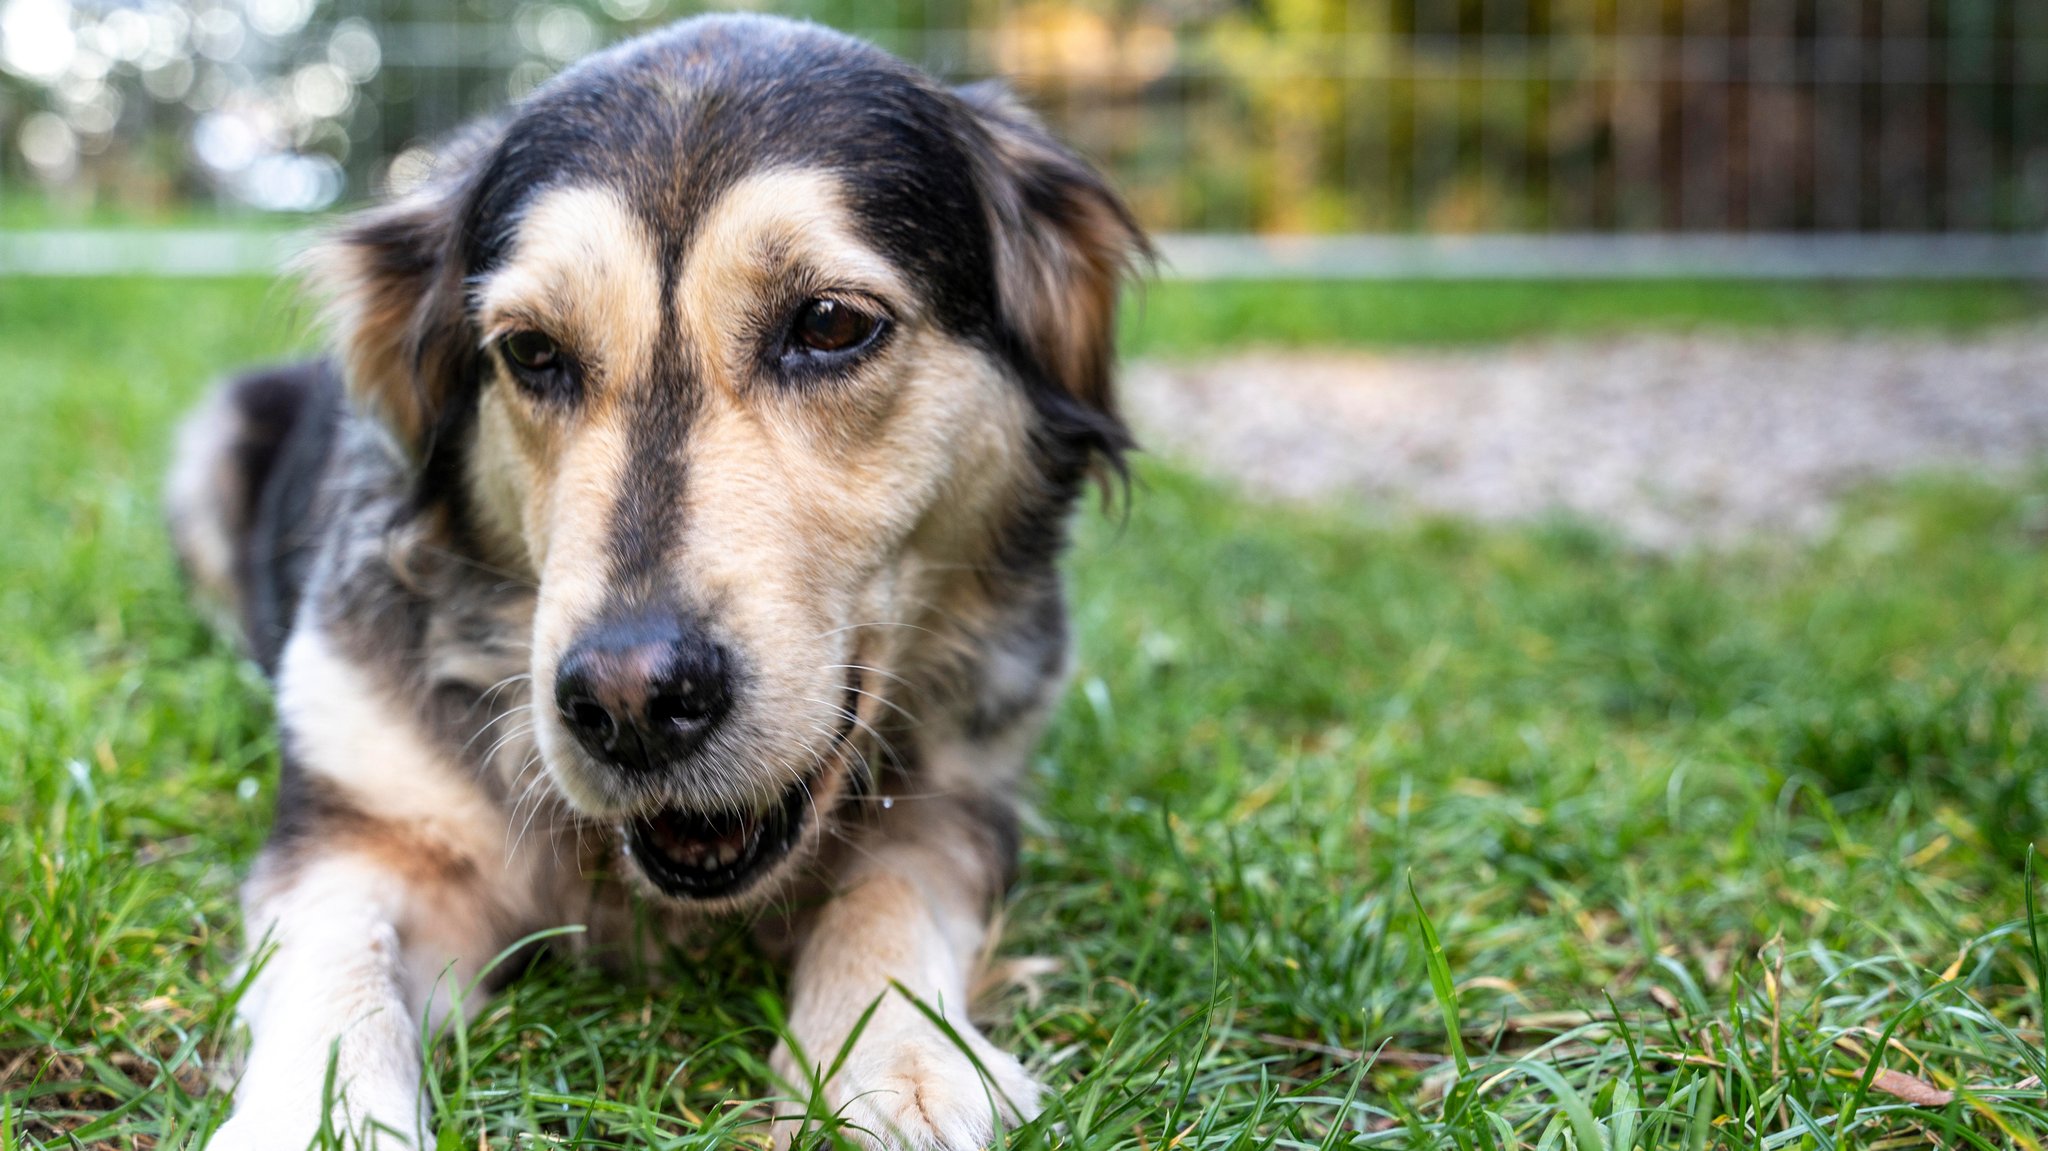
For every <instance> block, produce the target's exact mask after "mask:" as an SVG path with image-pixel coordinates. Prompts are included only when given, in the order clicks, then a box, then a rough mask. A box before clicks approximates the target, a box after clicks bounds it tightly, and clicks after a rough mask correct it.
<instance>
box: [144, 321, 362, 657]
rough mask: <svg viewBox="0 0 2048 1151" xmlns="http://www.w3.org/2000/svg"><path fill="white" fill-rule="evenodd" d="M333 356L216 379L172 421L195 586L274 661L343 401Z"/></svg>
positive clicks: (301, 581)
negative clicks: (195, 404) (179, 421)
mask: <svg viewBox="0 0 2048 1151" xmlns="http://www.w3.org/2000/svg"><path fill="white" fill-rule="evenodd" d="M341 396H342V391H341V381H340V379H339V377H337V375H336V374H335V372H334V368H333V366H332V364H330V363H328V362H327V361H324V360H309V361H305V362H302V363H297V364H289V365H283V366H279V367H273V368H265V369H259V370H257V371H253V372H250V373H247V374H245V375H242V376H238V377H236V378H235V379H232V380H230V381H228V382H227V383H225V384H222V385H221V386H220V387H219V388H218V389H216V390H215V391H214V393H213V394H212V395H211V396H210V397H209V398H208V399H207V401H206V402H205V403H203V404H202V405H200V407H199V408H198V409H197V410H196V411H194V412H193V413H192V415H190V416H189V417H187V418H186V420H185V422H184V424H183V426H181V427H180V428H179V432H178V443H177V450H176V455H175V457H174V459H173V461H172V465H171V473H170V479H169V482H168V484H167V485H166V487H167V503H168V507H169V513H170V523H171V536H172V539H173V542H174V543H175V544H176V545H177V549H178V557H179V559H180V561H181V562H182V564H183V566H184V569H185V573H186V575H187V577H188V578H189V579H190V580H191V581H192V584H193V588H194V591H195V592H196V593H197V594H198V596H199V598H200V599H201V601H202V602H203V603H204V604H205V606H206V607H207V608H208V609H210V610H211V611H212V612H213V613H214V614H215V616H216V617H217V619H218V621H219V622H220V623H221V624H222V625H223V626H226V627H229V628H231V629H232V630H234V631H235V632H236V633H238V634H239V635H240V637H241V638H242V640H243V642H244V643H245V644H247V645H248V649H249V653H250V655H251V656H253V657H254V658H255V659H256V660H257V662H259V663H260V664H262V665H263V668H264V670H266V671H274V670H275V669H276V666H277V658H278V655H279V653H280V652H281V651H282V650H283V648H284V641H285V638H286V636H287V635H288V634H289V633H290V630H291V623H292V617H293V615H294V614H295V613H296V612H297V610H298V602H299V595H300V592H301V590H302V589H303V588H304V586H305V580H306V572H307V570H308V568H309V567H310V565H311V563H312V559H313V555H314V551H315V548H316V546H317V544H318V537H317V531H316V528H315V525H316V521H317V520H318V514H317V509H316V506H315V505H316V499H315V496H316V492H317V490H318V488H319V482H320V476H321V473H322V471H323V470H324V469H325V467H326V464H327V460H328V456H329V453H330V449H331V447H332V445H333V442H334V430H335V427H336V425H337V423H338V421H339V418H340V415H341V408H342V399H341Z"/></svg>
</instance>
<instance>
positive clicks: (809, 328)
mask: <svg viewBox="0 0 2048 1151" xmlns="http://www.w3.org/2000/svg"><path fill="white" fill-rule="evenodd" d="M882 328H883V321H882V319H881V317H879V316H876V315H873V314H872V313H869V312H866V311H863V310H861V309H860V308H858V307H856V306H854V305H853V304H849V303H847V302H845V301H844V300H829V299H823V298H818V299H811V300H805V301H804V303H803V306H802V307H800V308H798V309H797V312H796V315H795V316H794V317H793V318H792V319H791V321H790V325H789V344H788V347H787V349H786V350H785V352H784V355H785V357H791V356H793V357H798V358H802V359H809V360H820V359H839V358H842V357H845V356H849V355H852V354H853V353H856V352H859V351H860V350H861V349H863V348H866V347H867V346H868V345H870V344H872V343H874V342H875V339H876V337H878V336H880V335H881V333H882Z"/></svg>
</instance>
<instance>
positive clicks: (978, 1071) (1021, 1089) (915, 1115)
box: [776, 1027, 1041, 1151]
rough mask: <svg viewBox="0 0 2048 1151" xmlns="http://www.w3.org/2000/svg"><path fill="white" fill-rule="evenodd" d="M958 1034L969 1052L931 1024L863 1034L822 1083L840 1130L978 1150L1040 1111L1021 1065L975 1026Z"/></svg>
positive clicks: (897, 1149) (880, 1142)
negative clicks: (1000, 1130)
mask: <svg viewBox="0 0 2048 1151" xmlns="http://www.w3.org/2000/svg"><path fill="white" fill-rule="evenodd" d="M960 1036H961V1039H962V1040H964V1041H965V1043H966V1045H967V1050H965V1051H963V1050H962V1049H961V1047H960V1045H959V1044H957V1043H955V1042H954V1041H953V1040H952V1039H951V1038H949V1037H948V1036H946V1035H944V1034H942V1033H940V1032H939V1031H938V1030H937V1029H936V1028H931V1027H922V1028H917V1029H914V1030H912V1031H910V1032H909V1033H907V1034H896V1035H886V1036H885V1035H874V1034H869V1035H866V1036H863V1037H862V1039H861V1041H860V1044H859V1045H858V1046H857V1047H856V1048H855V1049H854V1051H853V1053H852V1054H851V1055H850V1056H849V1057H848V1058H847V1060H846V1063H845V1065H844V1066H843V1067H841V1068H840V1069H839V1073H838V1074H837V1075H835V1076H833V1077H832V1081H831V1082H829V1083H827V1084H826V1085H825V1092H824V1095H825V1103H826V1105H827V1107H828V1108H829V1109H830V1110H831V1112H832V1113H833V1114H834V1115H835V1116H836V1117H837V1123H836V1125H837V1127H838V1128H839V1130H840V1133H841V1134H843V1135H845V1136H847V1137H849V1138H851V1139H854V1140H856V1141H858V1142H861V1143H864V1144H867V1145H869V1146H871V1147H876V1148H887V1149H891V1151H974V1149H976V1148H981V1147H986V1146H988V1145H989V1143H990V1142H991V1141H992V1140H993V1139H994V1138H995V1135H996V1130H997V1128H998V1127H999V1126H1009V1125H1012V1124H1015V1123H1020V1122H1023V1121H1025V1120H1028V1119H1030V1118H1031V1117H1032V1116H1034V1115H1037V1114H1038V1111H1039V1096H1040V1094H1041V1089H1040V1088H1039V1086H1038V1084H1037V1082H1036V1081H1034V1080H1033V1079H1032V1078H1031V1075H1030V1073H1029V1072H1027V1071H1025V1070H1024V1065H1023V1064H1021V1063H1019V1062H1017V1059H1016V1057H1015V1056H1012V1055H1011V1054H1010V1053H1008V1052H1006V1051H1003V1050H1001V1049H999V1048H997V1047H996V1046H995V1045H993V1044H991V1043H989V1042H988V1040H986V1039H983V1038H982V1037H981V1035H980V1034H979V1033H977V1032H975V1031H973V1030H971V1029H962V1030H961V1031H960ZM968 1051H972V1052H973V1058H969V1057H968ZM778 1054H783V1053H778ZM783 1058H784V1060H785V1061H786V1060H787V1056H786V1054H783ZM977 1061H978V1062H979V1063H980V1067H979V1068H977V1067H976V1066H975V1064H976V1062H977ZM984 1071H985V1072H986V1073H987V1074H986V1075H984V1074H983V1072H984ZM800 1126H801V1124H800V1123H799V1122H797V1121H795V1120H785V1121H784V1122H783V1123H781V1124H778V1129H777V1131H776V1145H777V1146H779V1147H787V1146H789V1145H790V1143H791V1141H792V1140H793V1139H794V1137H795V1136H796V1134H797V1132H798V1130H799V1128H800Z"/></svg>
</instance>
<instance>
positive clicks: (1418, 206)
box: [0, 0, 2048, 234]
mask: <svg viewBox="0 0 2048 1151" xmlns="http://www.w3.org/2000/svg"><path fill="white" fill-rule="evenodd" d="M765 9H766V10H771V11H777V12H780V13H783V14H787V15H794V16H803V17H808V18H812V19H817V20H820V21H822V22H825V23H828V24H831V25H833V26H835V27H839V28H843V29H845V30H847V31H849V32H853V33H855V34H857V35H860V36H864V37H867V38H869V39H872V40H874V41H876V42H878V43H880V44H882V45H883V46H884V47H887V48H889V49H891V50H893V51H895V52H898V53H899V54H902V55H904V56H906V57H909V58H910V59H913V60H916V61H918V62H920V63H923V64H925V65H926V66H928V67H930V68H932V69H933V70H934V71H936V72H938V73H939V74H940V75H942V76H944V77H947V78H949V79H953V80H960V81H965V80H973V79H979V78H982V77H987V76H1004V77H1007V78H1009V79H1010V81H1011V82H1012V83H1013V84H1014V85H1015V86H1016V87H1017V88H1019V89H1020V90H1021V91H1022V92H1023V93H1024V94H1025V95H1026V97H1027V98H1028V99H1029V100H1030V101H1031V102H1033V103H1034V104H1035V105H1036V106H1037V107H1038V108H1039V109H1040V110H1041V111H1042V112H1043V113H1044V114H1045V115H1046V116H1047V117H1048V118H1049V119H1050V120H1051V121H1052V122H1053V123H1054V124H1055V126H1056V127H1057V128H1058V129H1059V130H1060V131H1061V132H1062V133H1063V134H1064V135H1065V136H1066V137H1067V138H1068V139H1069V140H1071V141H1072V142H1074V143H1075V144H1076V145H1077V146H1079V147H1080V148H1082V149H1083V150H1084V151H1086V152H1088V153H1089V154H1091V155H1092V156H1094V157H1095V158H1097V159H1098V160H1100V161H1101V162H1103V163H1104V164H1106V165H1107V166H1108V167H1109V168H1110V169H1111V170H1112V171H1113V172H1114V173H1115V175H1116V177H1117V179H1118V181H1119V182H1120V184H1121V186H1122V187H1123V188H1124V189H1125V190H1126V192H1127V194H1128V195H1129V196H1130V197H1131V199H1132V201H1133V203H1134V204H1135V205H1136V207H1137V208H1138V211H1139V213H1140V215H1141V216H1142V217H1143V218H1144V219H1145V220H1146V222H1147V223H1148V224H1150V225H1151V226H1152V227H1154V228H1158V229H1165V230H1174V231H1197V232H1229V233H1235V232H1265V233H1341V232H1372V233H1403V232H1430V233H1439V232H1451V233H1518V234H1519V233H1538V234H1541V233H1572V234H1581V233H1603V232H1619V233H1632V232H1656V233H1667V232H1697V233H1708V234H1719V233H1783V232H1828V233H1839V232H1850V233H1869V232H1897V233H1915V234H1919V233H1987V232H1988V233H1998V234H2017V233H2025V232H2028V231H2032V230H2038V229H2041V228H2043V227H2048V3H2044V2H2043V0H1945V2H1944V0H1151V2H1142V3H1141V2H1134V0H1103V2H1100V3H1087V2H1084V3H1059V2H1032V3H1006V2H993V0H771V2H770V3H768V4H767V5H765ZM696 10H697V7H696V6H695V5H694V4H692V3H676V2H670V0H591V2H589V3H583V2H560V3H558V2H554V0H542V2H536V3H527V4H524V5H522V6H519V7H516V8H507V7H504V6H502V5H499V4H496V3H490V2H487V0H332V2H324V3H323V2H319V0H218V2H193V3H172V2H170V0H121V2H118V3H117V2H113V0H0V66H4V68H5V78H4V80H0V131H4V132H5V134H6V137H7V139H8V141H9V144H10V146H9V147H8V148H7V149H6V153H5V159H4V161H0V182H4V186H6V187H8V188H11V189H13V190H14V191H13V196H14V198H15V199H16V200H17V201H18V202H19V201H21V200H23V199H24V198H26V199H27V200H29V201H31V202H34V203H38V204H54V205H55V207H52V208H50V209H49V211H50V212H52V213H54V214H55V215H56V216H57V217H58V218H60V219H62V218H64V216H65V214H66V213H67V212H71V213H75V212H76V210H77V209H78V207H79V206H81V205H91V204H103V205H113V206H117V207H119V206H129V207H144V208H160V207H162V206H164V205H174V204H178V203H182V202H187V201H195V200H198V201H204V200H209V199H218V200H224V201H230V202H243V203H248V204H253V205H255V206H257V207H261V208H272V209H291V210H304V209H312V208H320V207H325V206H327V205H328V204H330V203H332V202H334V201H336V200H337V199H350V198H359V197H362V196H364V195H366V194H368V193H369V192H370V191H372V190H373V189H374V188H375V187H376V186H377V185H378V184H379V182H380V181H383V180H386V179H388V178H390V177H391V176H392V175H393V174H394V173H396V174H397V175H398V176H400V177H401V178H402V177H403V176H404V174H405V171H406V169H407V166H408V165H411V164H415V163H417V162H419V160H420V159H421V157H422V156H423V153H422V152H421V151H420V149H421V148H423V147H425V146H427V145H428V144H429V143H430V142H431V141H432V140H433V139H434V137H436V136H437V135H439V134H441V133H443V132H446V131H448V130H449V129H451V128H453V127H455V126H456V125H457V124H459V123H460V122H462V121H463V120H464V119H466V118H468V117H470V116H473V115H476V114H478V113H481V112H484V111H487V110H489V109H491V108H493V107H496V106H498V105H500V104H502V103H503V102H505V101H506V100H508V99H516V98H517V97H518V96H519V95H521V94H523V93H524V92H525V91H527V90H530V89H531V88H532V87H534V86H535V85H537V84H539V83H542V82H544V81H545V80H546V79H547V77H548V76H549V75H551V74H552V73H553V72H554V71H556V70H557V69H559V68H560V67H562V66H564V65H565V64H566V63H568V62H570V61H572V60H573V59H575V58H576V57H577V56H580V55H581V54H583V53H585V52H587V51H589V50H591V49H593V48H596V47H598V46H601V45H603V44H605V43H608V42H611V41H613V40H615V39H618V38H620V37H622V36H624V35H627V34H629V33H631V32H633V31H636V30H640V29H643V28H647V27H651V26H654V25H657V24H659V23H661V22H664V21H666V20H669V19H674V18H677V17H680V16H684V15H688V14H690V13H692V12H694V11H696ZM38 187H40V188H42V189H43V190H44V192H42V193H38V192H37V191H35V189H37V188H38Z"/></svg>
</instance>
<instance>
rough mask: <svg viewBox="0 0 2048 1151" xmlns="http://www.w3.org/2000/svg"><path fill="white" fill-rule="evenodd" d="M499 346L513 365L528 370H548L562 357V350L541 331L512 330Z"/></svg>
mask: <svg viewBox="0 0 2048 1151" xmlns="http://www.w3.org/2000/svg"><path fill="white" fill-rule="evenodd" d="M500 346H501V347H503V348H504V350H505V358H506V359H508V360H510V361H512V365H513V366H514V367H516V368H521V369H524V370H525V371H529V372H535V373H539V372H546V371H550V370H552V369H553V368H554V367H555V366H556V365H557V364H558V363H560V362H561V358H562V350H561V349H560V348H558V347H556V346H555V342H554V341H553V340H551V339H549V338H548V337H547V336H546V335H545V334H544V333H541V332H514V333H512V334H511V335H509V336H506V337H505V339H504V342H503V343H502V344H501V345H500Z"/></svg>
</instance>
